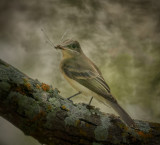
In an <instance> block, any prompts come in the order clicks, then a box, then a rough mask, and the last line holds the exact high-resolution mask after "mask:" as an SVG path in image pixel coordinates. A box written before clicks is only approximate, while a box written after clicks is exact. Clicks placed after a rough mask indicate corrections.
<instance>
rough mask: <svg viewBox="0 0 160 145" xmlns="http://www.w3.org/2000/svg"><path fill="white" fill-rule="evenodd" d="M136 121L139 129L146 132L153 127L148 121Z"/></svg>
mask: <svg viewBox="0 0 160 145" xmlns="http://www.w3.org/2000/svg"><path fill="white" fill-rule="evenodd" d="M135 123H136V125H137V127H138V129H139V130H141V131H143V132H145V133H148V132H149V131H150V129H151V128H150V125H149V123H148V122H142V121H138V120H136V121H135Z"/></svg>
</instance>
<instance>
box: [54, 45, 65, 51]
mask: <svg viewBox="0 0 160 145" xmlns="http://www.w3.org/2000/svg"><path fill="white" fill-rule="evenodd" d="M55 49H62V50H64V47H62V46H61V45H57V46H55Z"/></svg>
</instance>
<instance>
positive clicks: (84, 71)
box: [55, 39, 135, 127]
mask: <svg viewBox="0 0 160 145" xmlns="http://www.w3.org/2000/svg"><path fill="white" fill-rule="evenodd" d="M55 48H56V49H60V50H61V51H62V55H63V57H62V60H61V62H60V71H61V73H62V74H63V76H64V78H65V79H66V80H67V81H68V83H69V84H70V85H71V86H72V87H73V88H74V89H76V90H77V91H78V92H79V93H77V94H80V93H82V94H83V95H85V96H92V97H93V98H95V99H97V100H98V101H100V102H102V103H103V104H106V105H107V104H109V105H110V106H111V107H112V108H113V109H114V110H115V111H116V112H117V113H118V114H119V116H120V118H121V119H122V120H123V121H124V122H125V123H126V124H127V125H128V126H129V127H134V126H135V123H134V121H133V119H132V118H131V117H130V116H129V114H128V113H127V112H126V111H125V110H124V109H123V108H122V107H121V106H120V105H119V103H118V102H117V100H116V98H115V97H114V96H113V95H112V94H111V90H110V87H109V86H108V84H107V83H106V81H105V79H104V78H103V76H102V73H101V71H100V70H99V69H98V67H97V66H96V65H95V64H94V63H93V62H92V61H91V60H90V59H89V58H88V57H87V56H86V55H85V54H84V52H83V51H82V49H81V46H80V44H79V42H78V41H76V40H72V39H67V40H65V41H64V42H62V43H61V44H59V45H56V46H55ZM77 94H76V95H77ZM73 96H75V95H73ZM73 96H72V97H73ZM70 98H71V97H70ZM90 102H91V101H90Z"/></svg>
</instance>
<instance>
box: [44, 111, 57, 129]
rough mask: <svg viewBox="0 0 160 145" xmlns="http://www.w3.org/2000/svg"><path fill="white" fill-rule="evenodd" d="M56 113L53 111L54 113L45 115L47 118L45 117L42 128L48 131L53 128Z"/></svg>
mask: <svg viewBox="0 0 160 145" xmlns="http://www.w3.org/2000/svg"><path fill="white" fill-rule="evenodd" d="M56 113H57V111H56V110H54V111H52V112H49V113H48V114H47V117H46V119H47V122H46V123H45V125H44V126H45V127H47V128H48V129H51V128H52V126H53V120H54V118H55V117H56Z"/></svg>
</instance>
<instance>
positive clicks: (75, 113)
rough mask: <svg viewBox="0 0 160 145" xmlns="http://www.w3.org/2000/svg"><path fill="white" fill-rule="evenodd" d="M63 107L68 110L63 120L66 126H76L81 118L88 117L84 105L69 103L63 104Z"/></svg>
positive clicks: (88, 113)
mask: <svg viewBox="0 0 160 145" xmlns="http://www.w3.org/2000/svg"><path fill="white" fill-rule="evenodd" d="M65 106H66V107H67V108H68V109H69V110H70V111H69V112H68V113H67V115H68V117H66V118H65V124H66V125H72V126H76V125H77V123H76V122H77V121H78V120H79V119H80V118H81V119H82V118H83V119H85V118H86V116H90V115H91V112H90V111H89V110H88V109H87V108H86V105H84V104H77V105H73V104H72V103H71V102H69V103H65Z"/></svg>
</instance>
